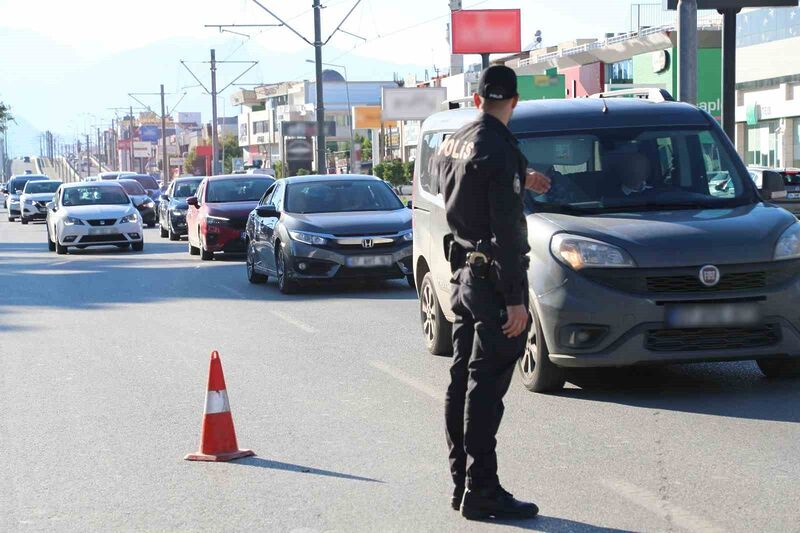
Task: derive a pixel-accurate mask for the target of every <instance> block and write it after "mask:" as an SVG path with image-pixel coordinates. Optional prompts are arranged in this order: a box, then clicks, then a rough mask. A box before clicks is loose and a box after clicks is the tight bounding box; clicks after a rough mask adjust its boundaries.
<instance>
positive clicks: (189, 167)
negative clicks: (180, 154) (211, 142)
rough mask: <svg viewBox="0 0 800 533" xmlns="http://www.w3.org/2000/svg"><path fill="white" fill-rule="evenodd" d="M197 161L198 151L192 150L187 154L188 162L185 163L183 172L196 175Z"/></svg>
mask: <svg viewBox="0 0 800 533" xmlns="http://www.w3.org/2000/svg"><path fill="white" fill-rule="evenodd" d="M196 159H197V149H196V148H192V149H191V150H189V153H188V154H186V160H185V161H184V162H183V171H184V172H186V173H187V174H194V162H195V160H196Z"/></svg>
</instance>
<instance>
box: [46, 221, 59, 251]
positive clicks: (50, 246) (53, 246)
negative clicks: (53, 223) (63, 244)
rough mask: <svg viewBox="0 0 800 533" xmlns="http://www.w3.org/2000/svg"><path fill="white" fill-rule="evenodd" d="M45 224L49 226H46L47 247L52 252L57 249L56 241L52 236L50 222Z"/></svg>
mask: <svg viewBox="0 0 800 533" xmlns="http://www.w3.org/2000/svg"><path fill="white" fill-rule="evenodd" d="M45 225H46V226H47V228H46V231H47V249H48V250H50V251H51V252H55V251H56V243H54V242H53V239H51V238H50V224H47V223H46V222H45Z"/></svg>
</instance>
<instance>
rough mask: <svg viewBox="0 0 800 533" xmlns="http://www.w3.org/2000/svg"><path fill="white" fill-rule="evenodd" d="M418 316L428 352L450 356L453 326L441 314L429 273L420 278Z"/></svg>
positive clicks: (440, 307) (431, 276)
mask: <svg viewBox="0 0 800 533" xmlns="http://www.w3.org/2000/svg"><path fill="white" fill-rule="evenodd" d="M419 314H420V319H421V320H422V332H423V333H424V334H425V346H426V347H427V348H428V351H429V352H430V353H432V354H433V355H451V354H452V353H453V325H452V324H451V323H450V322H449V321H448V320H447V318H446V317H445V316H444V313H443V312H442V306H441V305H439V299H438V298H437V297H436V289H435V288H434V286H433V275H432V274H431V273H430V272H428V273H427V274H425V277H424V278H422V285H421V286H420V296H419Z"/></svg>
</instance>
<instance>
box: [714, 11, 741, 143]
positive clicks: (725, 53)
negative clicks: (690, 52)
mask: <svg viewBox="0 0 800 533" xmlns="http://www.w3.org/2000/svg"><path fill="white" fill-rule="evenodd" d="M718 11H719V13H720V14H721V15H722V17H723V18H722V129H723V130H725V133H727V134H728V137H729V138H730V140H731V142H732V143H734V144H736V14H737V13H739V11H740V10H739V9H720V10H718Z"/></svg>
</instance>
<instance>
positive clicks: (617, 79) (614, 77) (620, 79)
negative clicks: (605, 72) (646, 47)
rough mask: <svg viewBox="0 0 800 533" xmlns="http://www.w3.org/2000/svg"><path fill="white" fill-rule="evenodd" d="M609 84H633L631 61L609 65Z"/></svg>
mask: <svg viewBox="0 0 800 533" xmlns="http://www.w3.org/2000/svg"><path fill="white" fill-rule="evenodd" d="M609 72H610V74H609V75H610V78H609V80H608V82H609V83H611V84H630V83H633V59H625V60H624V61H618V62H616V63H612V64H611V68H610V69H609Z"/></svg>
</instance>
